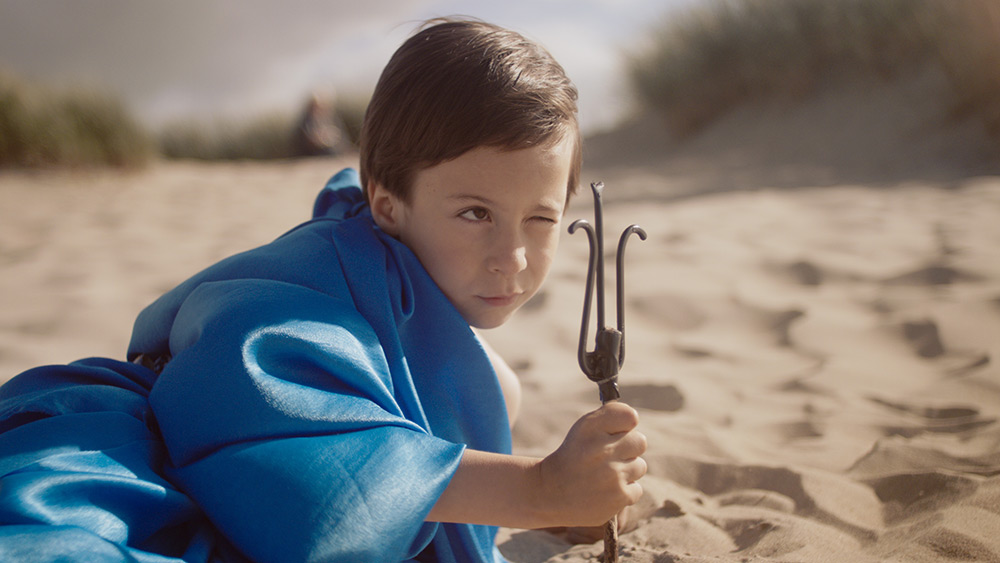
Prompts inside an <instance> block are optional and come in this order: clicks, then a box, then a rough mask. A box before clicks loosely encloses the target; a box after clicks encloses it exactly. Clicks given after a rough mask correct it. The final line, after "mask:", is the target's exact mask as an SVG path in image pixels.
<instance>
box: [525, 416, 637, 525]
mask: <svg viewBox="0 0 1000 563" xmlns="http://www.w3.org/2000/svg"><path fill="white" fill-rule="evenodd" d="M638 423H639V415H638V413H636V411H635V409H633V408H632V407H630V406H628V405H626V404H624V403H620V402H613V403H608V404H606V405H604V406H602V407H601V408H599V409H597V410H595V411H593V412H590V413H587V414H585V415H584V416H583V417H581V418H580V420H578V421H577V422H576V424H574V425H573V427H572V428H571V429H570V431H569V434H567V435H566V439H565V440H563V443H562V445H561V446H559V448H558V449H557V450H556V451H555V452H553V453H552V454H550V455H549V456H548V457H546V458H545V459H543V460H542V461H541V462H540V463H539V465H538V467H539V473H540V480H541V490H542V496H543V499H539V500H541V501H542V502H543V505H544V506H546V507H547V510H549V511H551V514H550V515H549V517H550V518H551V521H553V522H558V523H560V524H561V525H564V526H599V525H601V524H603V523H604V522H606V521H608V520H609V519H610V518H611V517H612V516H614V515H615V514H618V512H620V511H621V510H622V509H623V508H624V507H626V506H628V505H631V504H634V503H635V502H636V501H638V500H639V497H640V496H642V486H641V485H639V484H638V483H637V482H636V481H638V480H639V478H640V477H642V476H643V475H645V474H646V462H645V460H643V459H642V458H641V457H639V456H641V455H642V454H643V453H644V452H645V451H646V437H645V436H643V435H642V434H641V433H639V432H638V431H637V430H636V429H635V428H636V426H637V425H638Z"/></svg>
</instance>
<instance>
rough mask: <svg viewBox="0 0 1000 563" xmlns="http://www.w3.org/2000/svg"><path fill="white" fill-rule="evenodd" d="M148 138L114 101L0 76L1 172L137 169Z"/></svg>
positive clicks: (149, 150) (147, 153)
mask: <svg viewBox="0 0 1000 563" xmlns="http://www.w3.org/2000/svg"><path fill="white" fill-rule="evenodd" d="M153 154H154V148H153V143H152V139H151V138H150V136H149V135H148V134H147V132H146V131H145V130H144V129H143V128H142V127H141V126H140V125H139V124H138V123H137V122H136V120H135V119H133V117H132V116H131V115H130V113H129V112H128V110H127V109H126V108H125V106H124V104H123V103H122V102H121V101H119V100H118V99H117V98H115V97H114V96H111V95H108V94H105V93H101V92H99V91H96V90H88V89H84V88H68V89H55V88H52V87H47V86H42V85H38V84H31V83H28V82H26V81H24V80H21V79H18V78H15V77H14V76H11V75H8V74H0V167H29V168H37V167H54V166H59V167H64V166H71V167H82V166H104V165H113V166H129V167H133V166H141V165H143V164H145V163H146V162H147V161H148V160H149V158H150V157H151V156H152V155H153Z"/></svg>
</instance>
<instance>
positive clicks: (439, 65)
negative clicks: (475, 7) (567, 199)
mask: <svg viewBox="0 0 1000 563" xmlns="http://www.w3.org/2000/svg"><path fill="white" fill-rule="evenodd" d="M576 99H577V91H576V87H575V86H573V83H572V82H570V80H569V78H567V77H566V72H565V71H564V70H563V68H562V66H560V65H559V63H558V62H556V60H555V59H554V58H553V57H552V55H550V54H549V52H548V51H546V50H545V49H544V48H542V47H541V46H540V45H538V44H536V43H534V42H532V41H529V40H528V39H525V38H524V37H523V36H521V35H520V34H518V33H515V32H513V31H509V30H506V29H503V28H501V27H498V26H495V25H492V24H488V23H485V22H481V21H476V20H464V19H463V20H457V19H450V18H449V19H436V20H431V21H428V22H426V23H425V24H424V27H423V29H422V30H421V31H419V32H418V33H417V34H415V35H413V36H412V37H410V38H409V39H408V40H407V41H406V42H404V43H403V44H402V45H401V46H400V47H399V49H398V50H396V53H395V54H394V55H393V56H392V58H391V59H390V60H389V63H388V64H387V65H386V67H385V69H384V70H383V71H382V76H381V77H380V78H379V81H378V84H377V85H376V87H375V92H374V94H373V95H372V99H371V102H370V103H369V105H368V110H367V111H366V112H365V119H364V124H363V125H362V129H361V140H360V145H361V183H362V186H363V187H364V189H365V193H366V194H367V193H368V184H369V183H371V182H375V183H377V184H380V185H381V186H383V187H384V188H385V189H386V190H387V191H389V192H390V193H392V194H394V195H396V196H397V197H399V198H400V199H401V200H403V201H404V202H406V201H409V189H410V185H411V184H412V180H413V175H414V173H415V172H417V171H418V170H422V169H425V168H428V167H431V166H434V165H436V164H439V163H441V162H444V161H447V160H451V159H454V158H457V157H459V156H461V155H462V154H464V153H465V152H466V151H469V150H471V149H474V148H476V147H483V146H488V147H497V148H500V149H503V150H517V149H524V148H529V147H533V146H538V145H554V144H556V143H558V142H559V141H561V140H563V139H565V138H572V139H573V142H574V145H575V147H574V153H573V163H572V166H571V169H570V177H569V186H568V188H569V192H568V193H569V194H572V193H574V192H575V191H576V187H577V183H578V182H579V177H580V162H581V146H580V132H579V125H578V123H577V118H576V112H577V108H576ZM567 136H569V137H567Z"/></svg>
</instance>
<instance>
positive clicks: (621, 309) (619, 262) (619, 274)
mask: <svg viewBox="0 0 1000 563" xmlns="http://www.w3.org/2000/svg"><path fill="white" fill-rule="evenodd" d="M633 234H635V235H638V236H639V240H646V231H645V230H644V229H643V228H642V227H640V226H639V225H629V226H628V228H626V229H625V231H624V232H622V236H621V238H620V239H618V254H617V256H616V259H615V281H616V285H617V287H616V288H615V290H616V293H615V295H616V296H617V298H618V302H617V305H618V332H621V333H622V343H621V349H620V351H619V353H618V367H621V366H622V365H623V364H624V363H625V243H627V242H628V238H629V236H631V235H633Z"/></svg>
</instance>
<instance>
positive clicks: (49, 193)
mask: <svg viewBox="0 0 1000 563" xmlns="http://www.w3.org/2000/svg"><path fill="white" fill-rule="evenodd" d="M877 95H879V94H877V93H876V96H877ZM896 95H897V94H896V93H892V92H889V93H886V96H896ZM841 98H842V97H841ZM878 99H881V98H877V99H874V98H872V99H869V102H870V103H869V104H868V106H870V107H873V109H872V110H871V111H873V112H875V113H876V114H879V111H880V110H879V108H878V105H877V101H878ZM855 101H856V100H855ZM855 101H851V100H848V101H847V102H839V103H840V104H841V105H836V104H835V103H834V101H833V100H832V99H831V100H824V99H820V100H818V101H817V102H816V103H817V104H821V106H820V109H822V111H821V112H820V113H821V114H822V115H825V116H828V117H827V119H836V115H835V114H834V116H833V117H830V115H831V112H834V110H836V108H849V107H851V104H852V103H854V102H855ZM822 104H827V105H825V106H823V105H822ZM798 111H803V112H804V111H806V109H801V110H796V112H798ZM845 111H846V110H845ZM796 112H789V113H790V115H789V117H788V119H789V120H791V121H790V123H792V124H794V120H795V119H805V118H806V116H805V114H803V115H801V116H800V115H798V113H796ZM758 113H760V112H758ZM884 114H885V112H884V111H883V112H881V114H880V115H884ZM748 115H749V114H741V113H739V112H737V113H734V114H733V115H732V116H730V117H728V118H727V120H724V121H723V122H722V123H720V124H719V126H718V128H716V129H713V130H710V131H707V132H705V134H704V135H703V136H701V137H700V138H698V139H694V140H693V141H691V143H690V144H689V145H686V146H685V147H679V148H677V147H675V148H674V149H673V152H672V153H671V154H673V156H672V157H671V158H670V159H663V158H660V159H659V160H657V159H656V158H654V157H655V154H654V156H650V154H645V155H640V156H635V155H634V154H632V153H627V154H624V153H619V154H618V155H617V156H615V155H612V154H610V153H609V152H607V149H606V147H607V146H608V145H609V141H608V140H607V139H605V140H604V143H605V144H604V145H601V141H600V140H595V147H597V149H595V150H596V152H593V153H591V158H590V159H589V161H588V162H589V164H588V165H587V166H586V170H585V173H584V175H583V179H584V181H585V182H590V181H594V180H604V181H605V182H606V183H607V208H606V217H605V220H606V228H607V230H608V235H607V236H608V238H609V240H612V237H614V239H617V235H618V233H620V232H621V230H622V229H624V228H625V226H627V225H628V224H631V223H637V224H640V225H642V226H643V227H644V228H645V229H646V231H647V232H648V233H649V239H648V240H646V241H644V242H640V241H639V240H637V239H633V240H632V241H631V242H630V243H629V247H628V253H627V265H626V270H627V300H626V303H627V329H626V341H627V350H628V355H627V362H626V364H625V368H624V370H623V373H622V374H621V378H620V382H621V385H622V392H623V400H625V401H626V402H628V403H630V404H632V405H633V406H635V407H637V408H638V409H639V411H640V414H641V420H642V421H641V430H642V431H643V432H644V433H645V434H646V436H647V437H648V439H649V452H648V454H647V456H646V459H647V461H648V463H649V468H650V469H649V474H648V476H647V477H646V478H645V479H644V480H643V484H644V487H645V491H646V494H645V497H644V499H643V500H642V501H641V502H640V504H639V505H637V506H636V507H635V513H634V520H635V523H636V528H635V530H634V531H631V532H629V533H627V534H624V535H623V536H622V544H623V549H624V551H623V556H622V560H623V561H635V562H657V563H665V562H701V561H733V562H743V561H852V562H856V561H900V562H902V561H942V560H959V561H1000V533H998V530H1000V424H998V417H1000V372H998V367H997V364H998V360H1000V220H998V218H1000V175H994V174H991V173H990V168H989V166H988V165H983V164H982V161H981V159H979V156H977V155H979V154H980V153H979V152H976V151H978V150H979V149H978V148H974V147H973V148H970V149H969V150H962V147H961V146H956V144H955V142H956V139H958V138H959V137H960V138H961V139H966V140H967V139H968V134H967V133H963V132H961V131H958V132H956V131H955V130H950V132H945V133H935V134H932V135H931V134H925V135H924V136H922V137H912V136H911V137H909V138H910V139H911V142H908V143H901V144H906V145H907V146H908V147H909V148H908V150H909V151H910V152H902V153H899V152H893V153H892V154H893V155H894V156H892V158H891V159H888V157H885V158H882V157H881V156H879V155H877V154H876V153H875V151H874V149H871V150H867V149H865V147H866V146H868V145H865V144H864V143H861V144H862V145H864V146H861V147H857V146H855V147H854V152H853V153H850V154H848V155H847V156H844V157H843V158H844V159H845V160H844V162H843V163H844V166H840V167H837V166H833V165H832V164H831V163H832V162H833V161H832V160H831V161H830V162H817V160H816V159H810V158H808V155H807V154H803V153H802V152H801V151H802V150H804V149H802V147H803V146H812V145H809V143H807V142H804V141H802V140H799V141H798V142H796V141H794V139H795V137H794V135H792V136H791V138H792V139H793V140H789V141H785V142H784V144H781V145H780V146H778V145H775V146H774V148H773V150H772V151H770V152H768V154H769V155H771V158H780V160H777V161H768V160H766V159H765V160H762V159H761V158H756V159H755V157H754V154H757V156H760V155H761V154H763V153H764V152H765V151H764V150H763V149H762V147H761V145H760V143H759V142H758V143H756V144H752V143H750V142H748V141H747V140H746V139H740V138H738V135H737V133H736V132H743V133H740V134H747V135H748V134H750V133H747V131H751V132H752V129H748V128H747V122H746V120H747V119H749V117H748ZM890 118H892V119H894V118H893V117H892V116H886V117H885V119H890ZM899 119H900V120H906V119H910V117H909V116H908V115H901V116H899ZM858 120H859V123H862V124H863V122H864V119H861V118H858ZM842 121H843V120H842ZM845 126H848V127H849V126H850V124H846V125H845ZM857 126H858V127H861V125H857ZM727 127H728V128H729V129H726V128H727ZM892 130H893V131H901V130H905V131H906V134H907V135H912V129H906V128H905V127H903V128H902V129H900V128H899V127H896V128H895V129H892ZM788 131H792V132H795V131H797V129H795V128H794V127H793V128H791V129H787V130H786V133H787V132H788ZM849 133H850V131H847V132H845V133H843V135H845V136H847V135H849ZM637 135H638V133H637ZM726 135H729V137H728V138H729V139H730V140H729V141H728V143H729V144H728V145H726V144H725V143H723V144H721V145H720V143H719V142H718V141H717V139H718V138H722V137H725V136H726ZM948 135H951V137H949V136H948ZM734 137H736V138H734ZM781 138H783V139H787V138H788V136H784V137H781ZM915 138H916V139H918V140H919V142H913V141H912V139H915ZM636 139H637V140H636ZM636 139H633V141H634V142H635V143H638V144H639V145H641V146H642V147H645V149H646V152H647V153H649V152H652V153H656V151H657V150H659V149H660V148H662V147H659V145H656V143H657V142H658V141H656V140H655V139H653V138H651V137H649V136H645V137H642V136H641V135H640V137H637V138H636ZM713 139H716V140H713ZM663 142H664V143H666V141H663ZM824 142H829V143H839V145H838V146H843V145H844V144H845V143H846V144H847V145H848V146H852V144H851V143H850V138H849V136H848V137H847V138H846V140H845V139H839V140H838V139H833V140H829V139H828V140H827V141H824ZM865 142H867V143H869V144H874V145H877V146H883V148H884V146H885V145H886V144H891V143H894V142H896V140H894V138H890V137H886V138H881V137H876V138H875V139H870V138H869V140H868V141H865ZM610 144H612V145H613V144H614V143H610ZM723 145H724V146H723ZM602 146H604V147H605V148H603V149H602ZM963 146H965V145H963ZM976 146H978V145H976ZM727 147H728V148H727ZM740 147H744V148H746V149H750V148H753V149H754V150H756V151H757V152H756V153H754V152H753V151H750V152H736V149H738V148H740ZM782 147H784V148H782ZM709 148H711V149H712V150H708V149H709ZM619 149H621V150H623V151H628V144H627V143H624V144H621V143H619ZM793 149H794V150H793ZM602 150H603V151H604V152H601V151H602ZM813 150H815V154H828V152H827V151H826V150H825V149H824V145H823V144H822V143H818V144H814V148H813ZM782 151H784V152H782ZM890 152H891V151H890ZM845 154H847V153H845ZM775 155H777V156H775ZM851 155H853V156H851ZM921 155H922V156H921ZM956 155H958V156H956ZM876 157H878V158H876ZM741 158H742V159H743V160H740V159H741ZM830 158H831V159H832V157H830ZM866 158H868V160H865V159H866ZM879 158H882V159H881V160H879ZM956 158H958V159H959V160H958V161H956V160H955V159H956ZM961 158H969V159H973V160H975V162H974V163H971V164H970V163H969V162H964V161H961ZM852 159H853V160H852ZM907 159H910V162H912V163H913V166H910V167H908V166H906V165H905V164H906V162H907ZM355 161H356V157H354V156H351V155H348V156H345V157H343V158H331V159H312V160H301V161H287V162H272V163H222V164H215V163H211V164H209V163H195V162H160V163H156V164H153V165H152V166H150V167H149V168H148V169H144V170H140V171H134V172H121V171H113V170H109V171H82V172H81V171H76V172H70V171H59V172H52V171H49V172H3V173H0V201H2V205H0V264H2V271H3V275H2V276H0V381H3V380H6V379H8V378H9V377H11V376H13V375H15V374H16V373H18V372H20V371H22V370H24V369H27V368H29V367H32V366H35V365H40V364H48V363H65V362H69V361H72V360H75V359H78V358H82V357H87V356H112V357H122V356H123V355H124V351H125V347H126V344H127V341H128V337H129V334H130V332H131V324H132V321H133V319H134V317H135V315H136V314H137V313H138V312H139V311H140V310H141V309H142V308H143V307H144V306H145V305H147V304H148V303H149V302H150V301H152V300H153V299H155V298H156V297H157V296H158V295H159V294H160V293H162V292H163V291H165V290H167V289H169V288H171V287H172V286H173V285H175V284H176V283H178V282H180V281H182V280H183V279H185V278H186V277H188V276H189V275H191V274H193V273H194V272H196V271H197V270H199V269H201V268H203V267H205V266H207V265H209V264H211V263H212V262H214V261H216V260H218V259H220V258H223V257H225V256H227V255H229V254H232V253H234V252H237V251H241V250H244V249H247V248H250V247H253V246H256V245H259V244H262V243H265V242H268V241H270V240H272V239H273V238H275V237H277V236H279V235H280V234H282V233H283V232H284V231H285V230H286V229H287V228H289V227H291V226H293V225H294V224H296V223H297V222H300V221H302V220H304V219H307V218H308V214H309V212H310V210H311V205H312V199H313V197H314V195H315V193H316V192H317V191H318V190H319V188H320V187H322V185H323V183H324V182H325V180H326V179H327V178H328V177H329V176H330V175H331V174H332V173H334V172H335V171H337V170H339V169H340V168H341V167H343V166H348V165H354V163H355ZM616 163H617V165H616ZM949 163H950V164H949ZM779 165H780V166H779ZM893 167H895V168H893ZM817 170H819V171H822V172H823V173H822V174H819V175H817ZM765 171H766V172H769V174H765V173H764V172H765ZM845 171H846V172H845ZM869 172H870V173H869ZM713 186H714V187H715V188H717V189H713ZM591 212H592V211H591V199H590V197H589V194H588V193H587V190H586V189H585V187H584V189H583V190H581V195H580V197H578V198H577V199H576V200H575V201H574V204H573V206H572V207H571V210H570V212H569V214H568V217H567V218H568V219H570V220H572V219H577V218H589V217H590V216H591ZM568 222H569V221H567V224H568ZM587 256H588V247H587V242H586V239H585V237H584V236H583V235H580V234H578V235H574V236H571V235H569V234H564V236H563V240H562V242H561V248H560V256H559V258H558V259H557V261H556V264H555V266H554V267H553V271H552V273H551V275H550V278H549V280H548V282H547V283H546V286H545V287H544V288H543V290H542V292H541V293H540V294H539V295H538V296H537V297H536V298H535V299H534V300H533V301H532V302H531V303H529V305H528V306H526V308H525V310H523V311H522V312H521V313H520V314H519V315H518V316H517V317H516V318H515V319H514V320H513V321H511V322H510V323H509V324H508V325H506V326H504V327H502V328H499V329H495V330H492V331H487V332H486V333H485V335H486V337H487V338H488V339H489V340H490V342H491V343H492V344H493V345H494V347H495V348H496V349H497V350H498V351H499V352H500V353H501V354H503V355H504V356H505V357H506V358H507V360H508V362H509V363H510V364H511V365H512V366H513V367H514V368H515V369H516V370H517V371H518V372H519V375H520V376H521V378H522V381H523V386H524V404H523V407H522V413H521V418H520V421H519V423H518V425H517V427H516V428H515V432H514V436H515V448H516V451H517V452H519V453H525V454H535V455H545V454H547V453H548V452H550V451H551V450H553V449H554V448H555V447H556V446H558V445H559V443H560V442H561V440H562V438H563V436H564V435H565V433H566V431H567V430H568V428H569V427H570V425H571V424H572V422H573V421H574V420H575V419H576V418H577V417H579V416H580V415H581V414H583V413H585V412H587V411H589V410H591V409H593V408H596V407H597V406H598V404H599V401H598V396H597V390H596V386H594V385H593V384H592V383H590V382H589V381H587V380H586V378H585V377H584V376H583V375H582V374H581V372H580V371H579V368H578V367H577V365H576V356H575V354H576V346H577V338H578V334H579V329H580V311H581V305H582V300H583V290H584V277H585V274H586V261H587ZM609 265H610V263H609ZM608 275H609V284H608V285H609V287H613V285H614V284H613V283H612V282H613V280H614V277H613V272H611V271H610V270H609V274H608ZM609 302H613V299H611V300H609ZM609 315H610V316H612V317H613V312H611V313H609ZM591 333H593V331H591ZM499 544H500V549H501V551H502V552H503V553H504V554H505V555H506V556H507V557H508V558H509V559H510V560H511V561H514V562H516V563H529V562H543V561H563V562H583V561H594V560H596V557H597V555H598V553H600V551H601V545H600V543H599V542H598V543H596V544H584V545H575V546H574V545H572V544H570V543H568V542H566V541H565V540H564V539H563V538H562V537H560V536H558V535H553V534H551V533H548V532H541V531H524V530H506V529H505V530H502V531H501V536H500V540H499Z"/></svg>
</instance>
